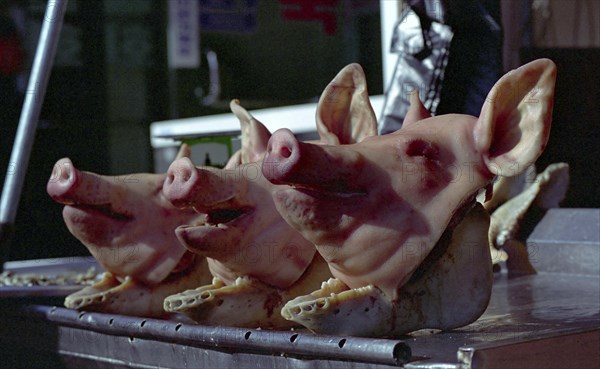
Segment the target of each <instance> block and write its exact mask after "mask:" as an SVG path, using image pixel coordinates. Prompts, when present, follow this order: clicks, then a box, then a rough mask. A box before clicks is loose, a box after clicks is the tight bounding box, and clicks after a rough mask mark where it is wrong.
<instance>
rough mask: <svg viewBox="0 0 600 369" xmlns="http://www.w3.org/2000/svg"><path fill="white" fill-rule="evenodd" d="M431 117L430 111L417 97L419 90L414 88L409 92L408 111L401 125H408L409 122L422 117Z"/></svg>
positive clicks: (416, 120) (411, 122)
mask: <svg viewBox="0 0 600 369" xmlns="http://www.w3.org/2000/svg"><path fill="white" fill-rule="evenodd" d="M427 118H431V113H430V112H429V110H427V108H425V106H424V105H423V103H422V102H421V99H420V98H419V91H418V90H414V91H413V92H411V94H410V107H409V108H408V112H407V113H406V116H405V117H404V121H403V122H402V127H406V126H410V125H411V124H413V123H415V122H418V121H420V120H423V119H427Z"/></svg>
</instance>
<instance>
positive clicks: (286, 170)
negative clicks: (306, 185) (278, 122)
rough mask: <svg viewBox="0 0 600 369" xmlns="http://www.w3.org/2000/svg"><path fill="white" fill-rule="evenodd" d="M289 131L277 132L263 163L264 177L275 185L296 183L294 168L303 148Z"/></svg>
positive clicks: (281, 130) (298, 161) (272, 137)
mask: <svg viewBox="0 0 600 369" xmlns="http://www.w3.org/2000/svg"><path fill="white" fill-rule="evenodd" d="M301 145H302V143H301V142H299V141H298V140H297V139H296V137H295V136H294V134H293V133H292V132H291V131H290V130H289V129H285V128H284V129H280V130H278V131H276V132H275V133H274V134H273V136H271V138H270V139H269V143H268V144H267V154H266V156H265V160H264V161H263V166H262V171H263V175H264V176H265V177H266V178H267V179H268V180H269V181H271V183H274V184H285V183H291V182H294V180H293V178H292V177H293V175H294V173H295V171H294V168H295V167H297V166H298V164H299V163H300V159H301V153H300V151H301V147H300V146H301Z"/></svg>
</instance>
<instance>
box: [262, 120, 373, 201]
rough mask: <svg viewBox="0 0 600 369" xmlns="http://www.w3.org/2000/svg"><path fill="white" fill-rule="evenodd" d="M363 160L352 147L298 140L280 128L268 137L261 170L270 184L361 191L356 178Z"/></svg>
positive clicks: (288, 131) (337, 190) (361, 167)
mask: <svg viewBox="0 0 600 369" xmlns="http://www.w3.org/2000/svg"><path fill="white" fill-rule="evenodd" d="M363 164H364V160H362V159H361V157H360V154H358V152H356V151H354V150H344V149H342V150H340V148H339V147H336V146H327V145H316V144H311V143H305V142H302V141H298V140H297V139H296V137H295V136H294V134H293V133H292V132H291V131H290V130H288V129H285V128H284V129H280V130H278V131H276V132H275V133H273V135H272V136H271V138H270V139H269V143H268V144H267V154H266V156H265V159H264V161H263V165H262V172H263V175H264V176H265V177H266V178H267V179H268V180H269V181H270V182H271V183H274V184H288V185H295V186H301V187H304V188H312V189H315V190H321V191H327V192H362V188H361V185H360V184H359V183H357V181H356V178H357V175H358V174H359V173H360V172H361V171H362V170H363Z"/></svg>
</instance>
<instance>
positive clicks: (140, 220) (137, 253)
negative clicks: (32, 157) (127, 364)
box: [47, 146, 210, 316]
mask: <svg viewBox="0 0 600 369" xmlns="http://www.w3.org/2000/svg"><path fill="white" fill-rule="evenodd" d="M179 155H180V156H186V155H189V149H188V148H187V146H183V147H182V148H181V150H180V153H179ZM165 178H166V174H164V173H163V174H150V173H137V174H130V175H122V176H105V175H99V174H95V173H92V172H86V171H81V170H79V169H77V168H76V167H75V165H74V164H73V162H72V161H71V160H70V159H68V158H64V159H61V160H59V161H58V162H57V163H56V164H55V166H54V169H53V172H52V175H51V177H50V179H49V181H48V184H47V192H48V194H49V195H50V196H51V197H52V198H53V199H54V200H55V201H57V202H59V203H61V204H64V205H65V207H64V208H63V218H64V221H65V223H66V225H67V228H68V229H69V231H70V232H71V233H72V234H73V235H74V236H75V237H76V238H78V239H79V240H80V241H81V242H82V243H83V244H84V245H85V246H86V247H87V248H88V250H89V251H90V253H91V254H92V255H93V256H94V258H96V260H98V262H99V263H100V264H101V265H102V267H103V268H104V269H105V270H106V271H107V274H106V276H105V279H104V281H103V282H102V283H100V284H98V285H96V286H92V287H90V288H86V289H84V290H82V291H80V292H78V293H76V294H74V295H71V296H69V297H68V298H67V300H66V304H67V305H68V306H69V307H73V308H81V307H86V308H87V309H90V310H102V311H106V312H109V311H110V312H118V313H122V314H129V315H152V316H156V315H160V314H162V313H164V311H163V310H162V300H163V299H164V297H166V295H169V294H172V293H174V292H176V291H181V290H183V289H185V288H190V287H192V286H195V285H198V284H199V283H204V282H208V281H209V280H210V274H209V272H208V268H207V266H206V264H205V261H204V260H201V258H200V257H196V256H195V255H193V254H191V253H189V252H187V250H186V249H185V248H184V247H183V246H182V245H181V244H180V243H179V241H178V240H177V238H176V236H175V233H174V230H175V228H176V227H177V226H178V225H179V224H182V223H189V222H190V221H192V219H194V218H196V217H197V214H195V213H194V212H193V211H191V210H189V209H177V208H175V207H174V206H173V205H171V203H170V202H169V201H168V200H167V199H166V198H165V197H164V196H163V194H162V185H163V182H164V180H165ZM158 285H161V287H160V288H158V287H156V286H158ZM117 287H118V288H117ZM157 288H158V289H157ZM132 291H137V292H139V294H135V297H133V295H131V293H132ZM159 291H160V292H159ZM144 295H145V296H147V297H148V299H150V300H151V301H152V303H149V301H148V300H146V299H144V298H141V296H144ZM129 297H132V298H131V299H129ZM156 301H158V304H157V303H156Z"/></svg>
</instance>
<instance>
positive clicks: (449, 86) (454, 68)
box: [379, 0, 503, 134]
mask: <svg viewBox="0 0 600 369" xmlns="http://www.w3.org/2000/svg"><path fill="white" fill-rule="evenodd" d="M405 3H406V5H407V7H406V8H405V9H404V10H403V12H402V14H401V18H400V20H399V22H398V24H397V25H396V28H395V30H394V31H395V32H394V38H393V40H392V51H393V52H397V53H398V54H399V56H398V63H397V65H396V70H395V72H394V76H393V79H392V81H391V83H390V86H389V88H388V90H387V91H386V99H385V103H384V109H383V112H382V114H381V119H380V121H379V131H380V133H381V134H385V133H390V132H394V131H396V130H397V129H399V128H400V127H401V126H402V121H403V120H404V116H405V114H406V112H407V110H408V105H409V101H410V99H409V96H408V95H409V94H410V93H411V92H412V91H413V90H415V89H416V90H418V91H419V96H420V97H421V101H422V102H423V104H424V105H425V107H426V108H427V109H428V110H429V111H430V112H431V113H432V114H433V115H440V114H448V113H461V114H470V115H474V116H479V113H480V112H481V107H482V106H483V103H484V101H485V98H486V96H487V94H488V92H489V90H490V89H491V88H492V86H493V85H494V83H495V82H496V81H497V80H498V79H499V78H500V77H501V76H502V74H503V64H502V42H503V31H502V26H501V25H502V23H501V5H500V0H406V1H405Z"/></svg>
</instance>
